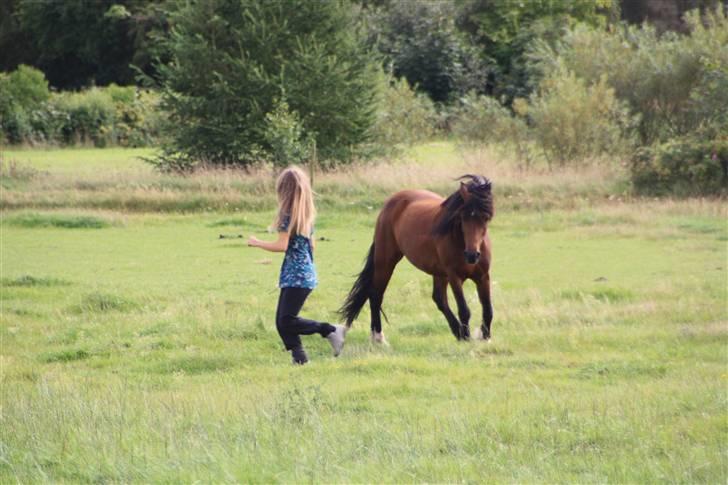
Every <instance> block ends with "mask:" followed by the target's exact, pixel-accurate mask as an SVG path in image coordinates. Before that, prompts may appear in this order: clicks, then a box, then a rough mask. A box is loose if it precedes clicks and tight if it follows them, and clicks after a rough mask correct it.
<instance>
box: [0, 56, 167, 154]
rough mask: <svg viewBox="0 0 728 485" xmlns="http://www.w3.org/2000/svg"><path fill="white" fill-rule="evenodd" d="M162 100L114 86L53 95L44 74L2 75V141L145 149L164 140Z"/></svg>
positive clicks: (26, 69)
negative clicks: (91, 144) (160, 111)
mask: <svg viewBox="0 0 728 485" xmlns="http://www.w3.org/2000/svg"><path fill="white" fill-rule="evenodd" d="M158 111H159V95H158V94H156V93H155V92H153V91H142V90H139V89H137V88H135V87H133V86H129V87H122V86H116V85H114V84H112V85H110V86H108V87H105V88H91V89H88V90H86V91H79V92H64V93H52V92H50V91H48V83H47V81H46V80H45V78H44V77H43V73H41V72H40V71H38V70H36V69H33V68H29V67H27V66H20V67H19V68H18V70H16V71H13V72H12V73H10V74H5V73H0V142H2V143H11V144H21V143H27V144H39V143H45V144H54V143H60V144H65V145H73V144H77V143H81V144H86V143H93V144H94V145H96V146H106V145H109V144H117V145H122V146H144V145H149V144H151V143H155V142H156V140H157V139H158V138H159V133H160V129H161V128H160V126H161V125H162V123H163V118H162V116H161V114H159V112H158Z"/></svg>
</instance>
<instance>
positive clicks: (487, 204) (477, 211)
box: [432, 174, 494, 236]
mask: <svg viewBox="0 0 728 485" xmlns="http://www.w3.org/2000/svg"><path fill="white" fill-rule="evenodd" d="M455 180H460V181H465V180H467V182H466V183H465V187H466V189H467V191H468V193H469V194H470V197H469V198H468V201H467V202H465V201H464V200H463V196H462V195H461V194H460V190H456V191H455V192H454V193H452V194H451V195H450V197H448V198H447V199H445V200H444V201H443V202H442V204H440V206H441V207H443V208H444V209H445V211H444V213H443V214H442V216H441V217H440V219H439V220H438V221H437V223H436V224H435V227H434V228H433V229H432V233H433V234H434V235H436V236H445V235H447V234H450V232H452V231H453V230H455V229H457V228H458V227H460V223H461V218H460V217H459V216H460V214H461V213H462V212H465V213H471V214H473V216H472V217H474V218H477V219H480V220H482V222H483V224H485V223H487V222H488V221H490V220H491V219H492V218H493V215H494V210H493V194H492V192H491V182H490V180H488V179H487V178H486V177H483V176H481V175H471V174H466V175H463V176H461V177H458V178H456V179H455Z"/></svg>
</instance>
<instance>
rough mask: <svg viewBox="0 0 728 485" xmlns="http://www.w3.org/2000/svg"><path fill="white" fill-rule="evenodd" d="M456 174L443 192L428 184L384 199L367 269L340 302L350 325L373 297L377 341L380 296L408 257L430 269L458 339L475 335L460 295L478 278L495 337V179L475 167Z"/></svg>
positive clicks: (485, 332)
mask: <svg viewBox="0 0 728 485" xmlns="http://www.w3.org/2000/svg"><path fill="white" fill-rule="evenodd" d="M455 180H456V181H459V182H460V187H459V189H458V190H457V191H455V192H454V193H453V194H451V195H450V196H449V197H448V198H446V199H443V197H441V196H440V195H438V194H435V193H433V192H430V191H426V190H403V191H401V192H397V193H396V194H394V195H392V196H391V197H390V198H389V199H387V201H386V202H385V203H384V207H383V208H382V210H381V212H380V213H379V216H378V218H377V224H376V228H375V231H374V241H373V243H372V245H371V247H370V248H369V253H368V255H367V257H366V260H365V263H364V269H362V271H361V272H360V273H359V275H358V276H357V278H356V281H355V283H354V285H353V286H352V288H351V290H350V291H349V294H348V296H347V297H346V300H345V302H344V304H343V305H342V306H341V308H340V309H339V314H340V315H341V316H342V317H343V318H344V319H345V320H346V326H347V329H348V328H351V325H352V323H353V322H354V320H356V318H357V317H358V316H359V312H360V311H361V309H362V307H363V306H364V305H365V304H366V302H367V300H369V307H370V309H371V338H372V341H373V342H376V343H384V344H386V340H385V338H384V333H383V332H382V321H381V316H382V315H384V317H385V319H386V318H387V317H386V315H385V314H384V313H383V311H382V301H383V297H384V292H385V290H386V289H387V285H388V284H389V280H390V278H391V277H392V273H393V272H394V268H395V266H397V263H399V261H400V260H401V259H402V257H403V256H404V257H406V258H407V259H408V260H409V261H410V263H412V264H413V265H414V266H415V267H416V268H418V269H420V270H421V271H424V272H425V273H427V274H430V275H432V279H433V290H432V299H433V301H434V302H435V305H437V308H438V310H440V312H442V314H443V315H444V316H445V318H446V319H447V322H448V324H449V325H450V330H451V331H452V333H453V335H454V336H455V338H456V339H458V340H468V339H470V325H469V322H470V309H469V308H468V305H467V302H466V301H465V296H464V295H463V282H464V281H466V280H468V279H469V280H472V281H474V282H475V284H476V286H477V289H478V297H479V299H480V303H481V305H482V307H483V323H482V326H481V331H482V338H483V339H484V340H488V339H490V335H491V333H490V325H491V322H492V321H493V305H492V303H491V299H490V263H491V257H492V256H491V255H492V253H491V242H490V237H489V235H488V224H489V223H490V221H491V219H492V218H493V215H494V208H493V195H492V191H491V181H490V180H488V179H487V178H485V177H483V176H480V175H470V174H467V175H463V176H461V177H458V178H456V179H455ZM448 285H449V286H450V288H452V292H453V295H454V296H455V301H456V303H457V309H458V316H459V320H458V318H457V317H455V315H454V314H453V312H452V310H450V306H449V304H448V297H447V287H448Z"/></svg>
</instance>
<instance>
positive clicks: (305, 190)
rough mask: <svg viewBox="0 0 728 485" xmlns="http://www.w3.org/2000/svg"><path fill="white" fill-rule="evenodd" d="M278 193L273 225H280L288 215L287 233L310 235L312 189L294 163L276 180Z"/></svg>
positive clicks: (312, 214)
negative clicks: (276, 212)
mask: <svg viewBox="0 0 728 485" xmlns="http://www.w3.org/2000/svg"><path fill="white" fill-rule="evenodd" d="M276 193H277V194H278V215H277V217H276V220H275V227H277V228H278V227H280V226H281V223H282V222H283V218H284V217H286V216H288V217H290V222H289V224H288V233H289V234H301V235H302V236H306V237H310V236H311V231H312V230H313V221H314V219H316V207H314V205H313V190H312V189H311V182H310V181H309V179H308V175H306V172H304V171H303V170H301V169H300V168H299V167H296V166H295V165H291V166H290V167H288V168H287V169H285V170H283V171H282V172H281V174H280V175H279V176H278V179H277V180H276Z"/></svg>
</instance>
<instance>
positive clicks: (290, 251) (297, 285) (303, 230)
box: [248, 167, 346, 364]
mask: <svg viewBox="0 0 728 485" xmlns="http://www.w3.org/2000/svg"><path fill="white" fill-rule="evenodd" d="M276 193H277V194H278V215H277V217H276V220H275V226H276V227H277V228H278V240H277V241H275V242H266V241H261V240H259V239H257V238H256V237H254V236H251V237H250V239H249V240H248V245H249V246H253V247H258V248H261V249H265V250H266V251H273V252H283V251H285V252H286V255H285V257H284V258H283V264H282V265H281V275H280V280H279V285H278V286H279V287H280V288H281V293H280V296H279V298H278V309H277V311H276V328H277V329H278V333H279V334H280V336H281V339H282V340H283V344H284V345H285V347H286V350H288V351H290V352H291V355H292V357H293V363H294V364H305V363H306V362H308V357H307V356H306V352H305V351H304V350H303V346H302V345H301V338H300V337H299V335H311V334H314V333H317V334H319V335H321V336H322V337H325V338H327V339H328V340H329V343H331V346H332V347H333V349H334V355H335V356H338V355H339V353H340V352H341V348H342V347H343V346H344V336H345V335H346V328H345V327H344V326H343V325H330V324H328V323H320V322H315V321H313V320H306V319H305V318H301V317H299V316H298V312H299V311H300V310H301V307H303V303H304V302H305V301H306V297H308V295H309V294H310V293H311V291H312V290H313V289H314V288H315V287H316V283H317V281H316V268H315V267H314V265H313V240H312V239H311V236H312V234H313V221H314V218H315V217H316V208H315V207H314V205H313V191H312V190H311V183H310V182H309V180H308V176H307V175H306V173H305V172H304V171H303V170H301V169H300V168H298V167H289V168H287V169H285V170H284V171H283V172H282V173H281V174H280V175H279V176H278V179H277V180H276Z"/></svg>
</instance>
